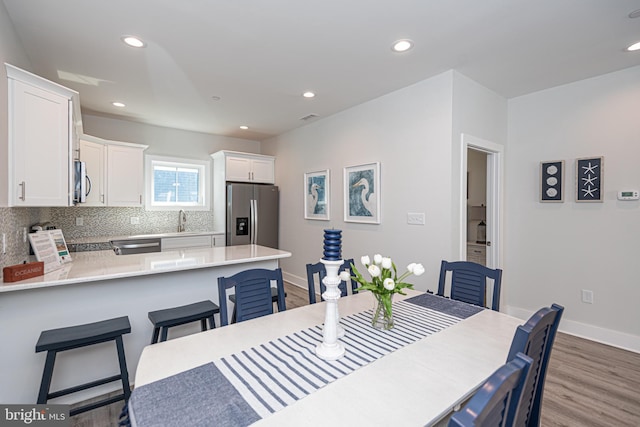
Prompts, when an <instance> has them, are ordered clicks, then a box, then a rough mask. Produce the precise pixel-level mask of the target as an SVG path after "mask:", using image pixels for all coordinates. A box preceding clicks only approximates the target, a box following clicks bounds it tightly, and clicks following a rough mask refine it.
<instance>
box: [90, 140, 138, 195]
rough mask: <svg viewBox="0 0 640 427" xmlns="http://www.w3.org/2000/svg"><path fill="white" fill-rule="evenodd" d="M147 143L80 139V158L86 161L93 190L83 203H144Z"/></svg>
mask: <svg viewBox="0 0 640 427" xmlns="http://www.w3.org/2000/svg"><path fill="white" fill-rule="evenodd" d="M147 147H148V146H147V145H142V144H132V143H128V142H119V141H109V140H104V139H100V138H96V137H93V136H89V135H83V136H82V137H81V138H80V160H82V161H84V162H85V163H86V165H85V166H86V168H87V176H88V177H89V180H90V181H91V191H90V192H89V194H88V195H87V201H86V203H82V204H81V205H80V206H142V201H143V199H144V198H143V196H142V195H143V191H144V158H143V152H144V150H145V149H146V148H147Z"/></svg>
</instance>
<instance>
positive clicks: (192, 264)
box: [0, 245, 291, 404]
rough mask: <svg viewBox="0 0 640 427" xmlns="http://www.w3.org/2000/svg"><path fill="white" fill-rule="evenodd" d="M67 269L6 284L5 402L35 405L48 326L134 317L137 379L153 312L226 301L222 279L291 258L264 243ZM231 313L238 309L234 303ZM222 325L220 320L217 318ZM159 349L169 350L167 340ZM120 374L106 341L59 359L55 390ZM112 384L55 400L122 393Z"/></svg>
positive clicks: (100, 257)
mask: <svg viewBox="0 0 640 427" xmlns="http://www.w3.org/2000/svg"><path fill="white" fill-rule="evenodd" d="M71 256H72V259H73V261H71V262H70V263H68V264H65V265H64V266H63V268H62V269H60V270H57V271H54V272H50V273H48V274H46V275H44V276H40V277H34V278H31V279H27V280H23V281H20V282H15V283H3V284H2V286H0V325H1V326H0V337H1V338H2V347H3V351H2V352H0V377H1V378H2V383H3V384H5V385H6V387H0V402H3V403H23V404H32V403H34V402H35V401H36V398H37V394H38V388H39V386H40V379H41V376H42V370H43V367H44V360H45V352H42V353H36V352H35V344H36V342H37V340H38V337H39V336H40V333H41V332H42V331H44V330H47V329H55V328H61V327H67V326H74V325H79V324H83V323H90V322H97V321H100V320H105V319H109V318H113V317H120V316H128V317H129V320H130V322H131V333H130V334H127V335H125V336H124V346H125V353H126V359H127V366H128V369H129V378H130V379H133V378H135V373H136V366H137V364H138V359H139V357H140V354H141V353H142V349H143V348H144V347H145V346H147V345H149V343H150V341H151V335H152V331H153V327H152V324H151V322H150V321H149V319H148V313H149V312H150V311H154V310H160V309H164V308H170V307H177V306H180V305H186V304H191V303H194V302H198V301H202V300H211V301H213V302H214V303H216V304H220V301H219V298H218V281H217V279H218V277H228V276H231V275H233V274H235V273H237V272H240V271H243V270H247V269H251V268H267V269H274V268H277V267H278V260H279V259H281V258H286V257H289V256H291V253H289V252H286V251H281V250H276V249H271V248H267V247H263V246H257V245H245V246H226V247H214V248H206V249H203V248H199V249H185V250H176V251H167V252H156V253H149V254H133V255H115V254H114V253H113V251H92V252H81V253H72V254H71ZM225 303H228V304H229V309H232V306H231V304H230V303H229V302H228V301H225ZM216 324H217V325H218V326H219V318H218V316H217V315H216ZM199 331H200V322H194V323H191V324H187V325H182V326H177V327H174V328H171V329H170V330H169V339H179V338H178V337H180V336H184V335H189V334H192V333H198V332H199ZM154 345H163V344H162V343H159V344H154ZM117 372H118V358H117V355H116V349H115V345H113V343H104V344H100V345H97V346H92V347H87V348H80V349H76V350H73V351H67V352H63V353H61V354H59V356H58V357H57V360H56V366H55V373H54V377H53V382H52V388H51V390H52V391H55V390H59V389H62V388H66V387H70V386H73V385H76V384H82V383H85V382H90V381H92V380H95V379H97V378H102V377H108V376H111V375H114V374H115V373H117ZM117 388H118V383H117V382H115V383H110V384H106V385H104V386H101V387H99V388H96V389H91V390H86V391H84V392H80V393H76V394H75V395H69V396H64V397H61V398H59V399H55V400H53V401H51V402H50V403H52V404H53V403H75V402H78V401H81V400H86V399H88V398H91V397H95V396H98V395H102V394H105V393H109V392H112V391H115V390H117Z"/></svg>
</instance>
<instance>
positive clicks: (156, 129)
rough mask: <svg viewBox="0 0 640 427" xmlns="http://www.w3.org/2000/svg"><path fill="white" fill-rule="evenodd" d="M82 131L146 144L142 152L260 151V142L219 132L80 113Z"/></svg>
mask: <svg viewBox="0 0 640 427" xmlns="http://www.w3.org/2000/svg"><path fill="white" fill-rule="evenodd" d="M80 99H81V100H82V93H81V94H80ZM82 126H83V128H84V129H83V130H84V133H86V134H88V135H92V136H97V137H98V138H103V139H110V140H115V141H124V142H135V143H138V144H147V145H149V148H148V149H147V150H145V154H157V155H173V156H178V157H185V158H191V159H201V160H211V157H209V154H211V153H214V152H216V151H220V150H234V151H244V152H248V153H260V142H258V141H250V140H248V139H239V138H231V137H226V136H221V135H210V134H206V133H199V132H190V131H186V130H180V129H172V128H166V127H161V126H153V125H147V124H143V123H136V122H131V121H126V120H118V119H114V118H109V117H103V116H98V115H92V114H87V113H83V114H82Z"/></svg>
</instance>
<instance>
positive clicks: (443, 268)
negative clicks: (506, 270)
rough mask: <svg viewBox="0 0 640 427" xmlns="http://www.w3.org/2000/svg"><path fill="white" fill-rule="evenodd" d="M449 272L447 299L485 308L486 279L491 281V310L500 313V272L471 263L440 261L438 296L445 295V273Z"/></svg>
mask: <svg viewBox="0 0 640 427" xmlns="http://www.w3.org/2000/svg"><path fill="white" fill-rule="evenodd" d="M448 271H450V272H451V292H450V295H449V297H450V298H451V299H454V300H458V301H463V302H466V303H469V304H474V305H479V306H482V307H486V306H487V305H486V301H487V279H493V296H492V298H491V309H492V310H494V311H500V284H501V282H502V270H501V269H499V268H496V269H495V270H494V269H491V268H489V267H485V266H484V265H480V264H476V263H475V262H471V261H455V262H447V261H444V260H443V261H442V264H441V265H440V280H439V281H438V295H440V296H446V295H445V285H446V278H447V272H448Z"/></svg>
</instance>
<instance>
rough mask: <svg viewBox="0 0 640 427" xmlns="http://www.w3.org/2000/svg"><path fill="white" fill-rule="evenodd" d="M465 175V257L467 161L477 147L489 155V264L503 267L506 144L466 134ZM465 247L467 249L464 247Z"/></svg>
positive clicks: (464, 238) (463, 243)
mask: <svg viewBox="0 0 640 427" xmlns="http://www.w3.org/2000/svg"><path fill="white" fill-rule="evenodd" d="M461 148H462V150H461V153H462V162H461V167H462V170H461V176H464V177H465V179H462V180H461V186H460V188H461V193H460V195H461V201H460V203H461V215H460V218H461V224H460V230H461V232H460V236H461V252H462V254H461V259H466V245H467V240H468V238H467V232H468V230H467V228H468V218H467V209H466V205H467V203H466V194H467V189H468V185H470V184H468V183H467V179H466V175H467V167H468V165H467V163H468V150H469V149H472V150H477V151H481V152H483V153H485V154H486V214H485V215H486V220H485V223H486V266H487V267H489V268H501V264H502V261H501V230H502V215H501V212H502V207H501V206H502V175H503V174H502V170H503V164H502V162H503V150H504V147H503V146H502V145H499V144H495V143H492V142H490V141H486V140H483V139H480V138H476V137H473V136H470V135H466V134H463V135H462V147H461ZM463 248H464V250H462V249H463Z"/></svg>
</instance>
